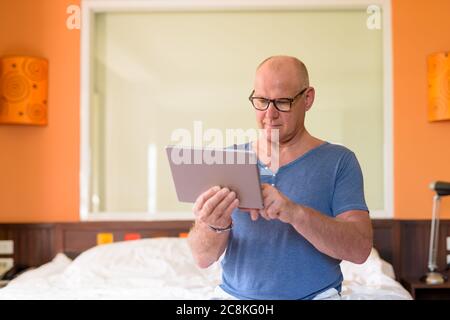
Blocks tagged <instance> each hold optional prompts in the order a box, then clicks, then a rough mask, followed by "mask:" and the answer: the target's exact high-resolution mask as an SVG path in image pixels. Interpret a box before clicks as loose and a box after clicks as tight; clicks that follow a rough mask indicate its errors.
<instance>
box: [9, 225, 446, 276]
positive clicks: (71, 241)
mask: <svg viewBox="0 0 450 320" xmlns="http://www.w3.org/2000/svg"><path fill="white" fill-rule="evenodd" d="M372 222H373V227H374V247H375V248H376V249H377V250H378V251H379V253H380V256H381V257H382V258H383V259H384V260H386V261H388V262H389V263H391V264H392V266H393V267H394V270H395V274H396V276H397V278H398V279H400V278H403V277H413V278H418V277H420V276H422V275H423V274H424V273H425V272H426V271H427V257H428V243H429V234H430V231H429V230H430V221H429V220H394V219H379V220H378V219H377V220H372ZM192 223H193V222H192V221H135V222H131V221H130V222H124V221H114V222H75V223H49V224H40V223H38V224H35V223H25V224H0V240H13V241H14V254H13V255H0V258H2V257H12V258H14V262H15V264H16V265H19V264H21V265H27V266H32V267H36V266H39V265H42V264H43V263H46V262H49V261H50V260H51V259H53V257H54V256H55V255H56V254H57V253H58V252H63V253H65V254H66V255H68V256H69V257H71V258H74V257H76V256H77V255H78V254H80V253H81V252H83V251H85V250H87V249H89V248H91V247H93V246H95V245H96V244H97V234H98V233H111V234H113V237H114V241H122V240H124V237H125V234H127V233H139V234H140V236H141V237H142V238H153V237H178V236H180V234H183V233H186V232H188V231H189V229H190V228H191V226H192ZM447 236H450V220H443V221H441V229H440V238H439V253H438V265H439V266H440V267H441V269H444V268H445V266H446V254H447V252H446V243H445V242H446V237H447Z"/></svg>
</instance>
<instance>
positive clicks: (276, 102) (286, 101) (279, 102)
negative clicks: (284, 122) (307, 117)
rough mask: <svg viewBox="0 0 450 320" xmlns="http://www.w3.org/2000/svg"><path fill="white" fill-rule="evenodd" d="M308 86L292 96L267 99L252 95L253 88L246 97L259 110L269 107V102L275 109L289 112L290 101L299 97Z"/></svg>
mask: <svg viewBox="0 0 450 320" xmlns="http://www.w3.org/2000/svg"><path fill="white" fill-rule="evenodd" d="M308 88H309V87H307V88H305V89H303V90H302V91H300V92H299V93H298V94H296V95H295V96H294V97H293V98H279V99H267V98H263V97H254V96H253V94H254V93H255V90H253V91H252V93H251V94H250V97H248V99H249V100H250V102H251V103H252V105H253V107H254V108H255V109H256V110H259V111H265V110H267V109H268V108H269V105H270V103H271V102H272V103H273V106H274V107H275V109H277V110H278V111H281V112H289V111H290V110H291V108H292V103H293V102H294V101H295V99H297V98H298V97H300V96H301V95H302V94H303V93H305V91H306V90H307V89H308Z"/></svg>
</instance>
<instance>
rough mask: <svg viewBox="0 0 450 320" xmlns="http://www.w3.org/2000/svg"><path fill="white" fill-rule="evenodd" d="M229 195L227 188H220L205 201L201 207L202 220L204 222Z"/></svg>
mask: <svg viewBox="0 0 450 320" xmlns="http://www.w3.org/2000/svg"><path fill="white" fill-rule="evenodd" d="M229 193H230V190H229V189H228V188H222V189H220V191H218V192H217V193H216V194H215V195H213V196H212V197H211V198H209V199H208V200H206V202H205V204H204V205H203V207H202V213H203V218H204V220H206V219H207V218H208V217H209V216H210V215H211V214H212V213H213V212H214V209H215V208H216V207H217V205H218V204H219V203H220V202H221V201H222V200H223V199H224V198H225V197H226V196H227V195H228V194H229Z"/></svg>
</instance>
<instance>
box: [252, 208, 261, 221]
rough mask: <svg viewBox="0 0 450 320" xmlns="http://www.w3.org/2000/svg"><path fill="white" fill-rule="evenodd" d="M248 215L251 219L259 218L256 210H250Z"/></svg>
mask: <svg viewBox="0 0 450 320" xmlns="http://www.w3.org/2000/svg"><path fill="white" fill-rule="evenodd" d="M250 217H251V218H252V220H253V221H256V220H258V218H259V213H258V210H250Z"/></svg>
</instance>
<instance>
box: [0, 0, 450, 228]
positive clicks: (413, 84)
mask: <svg viewBox="0 0 450 320" xmlns="http://www.w3.org/2000/svg"><path fill="white" fill-rule="evenodd" d="M79 2H80V1H79V0H75V1H67V0H38V1H36V0H0V15H1V17H0V18H1V19H0V56H3V55H6V54H30V55H37V56H43V57H45V58H47V59H49V61H50V70H49V71H50V73H49V81H50V85H49V99H48V100H49V125H48V126H47V127H23V126H17V127H15V126H0V221H1V222H52V221H77V220H79V217H78V211H79V204H78V203H79V189H78V172H79V103H80V101H79V88H80V87H79V81H80V71H79V70H80V62H79V46H80V39H79V37H80V33H79V31H78V30H73V31H70V30H68V29H67V28H66V26H65V20H66V17H67V14H66V8H67V6H68V5H69V4H79ZM392 10H393V14H392V16H393V25H392V26H393V42H394V43H393V50H394V52H393V62H394V148H395V154H394V170H395V186H394V190H395V191H394V197H395V217H396V218H402V219H409V218H411V219H414V218H423V219H425V218H429V216H430V215H431V199H432V195H433V194H432V192H431V191H429V190H428V189H427V186H428V184H429V183H430V182H431V181H432V180H435V179H442V180H448V181H450V121H447V122H441V123H429V122H428V121H427V113H426V103H427V100H426V87H427V83H426V56H427V55H428V54H429V53H431V52H436V51H445V50H447V51H449V50H450V37H449V36H448V35H449V34H450V1H449V0H415V1H411V0H393V6H392ZM442 215H443V216H444V217H447V218H449V217H450V199H447V198H444V206H443V211H442Z"/></svg>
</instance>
